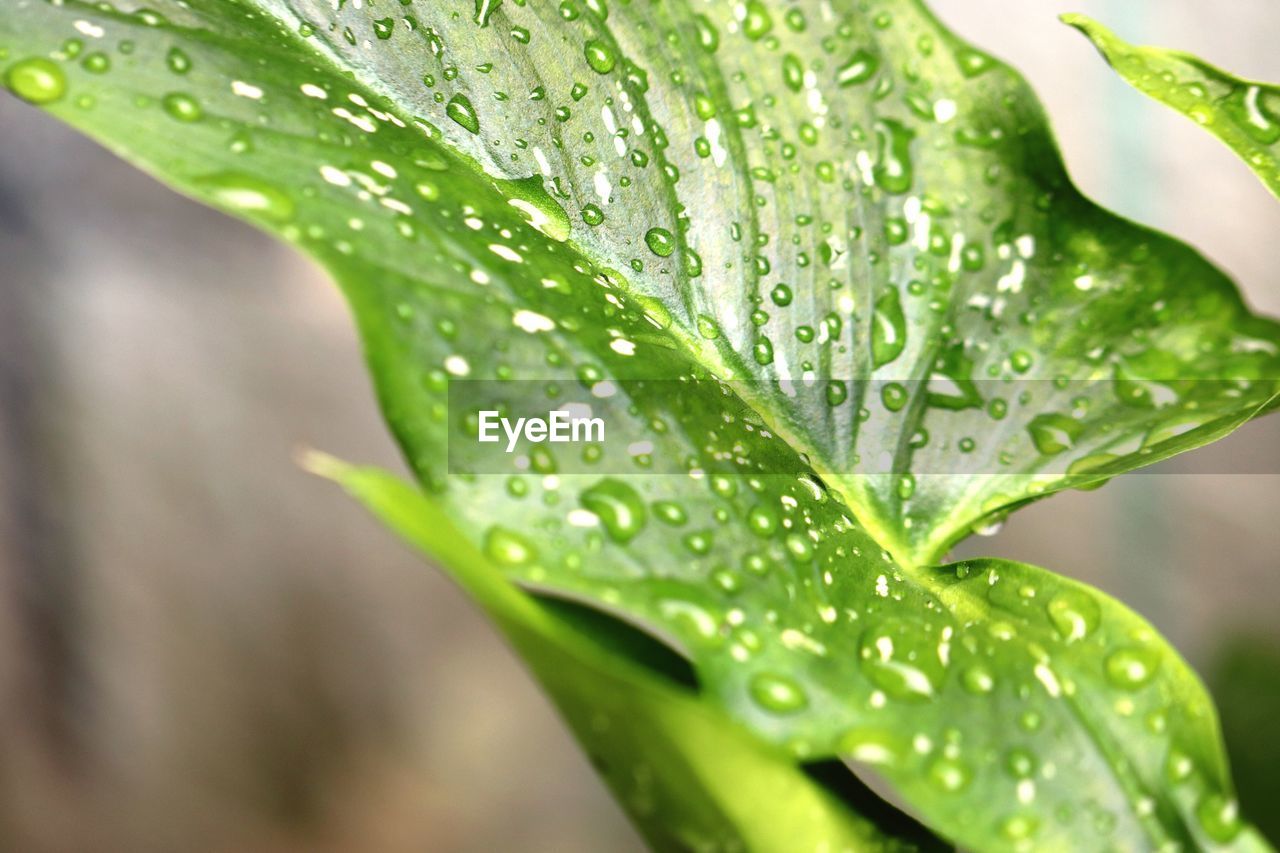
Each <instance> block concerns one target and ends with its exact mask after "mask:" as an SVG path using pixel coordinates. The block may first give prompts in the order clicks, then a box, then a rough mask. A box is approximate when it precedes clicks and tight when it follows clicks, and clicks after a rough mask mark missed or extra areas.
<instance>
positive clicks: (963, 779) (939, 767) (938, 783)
mask: <svg viewBox="0 0 1280 853" xmlns="http://www.w3.org/2000/svg"><path fill="white" fill-rule="evenodd" d="M927 773H928V776H929V782H930V783H931V784H932V785H933V786H934V787H935V788H937V789H938V790H940V791H945V792H946V793H948V794H952V793H955V792H956V791H960V790H963V789H964V788H965V786H967V785H968V784H969V780H970V779H971V778H972V777H973V772H972V771H971V770H970V769H969V767H968V766H967V765H966V764H965V763H964V762H962V761H960V760H959V759H954V758H947V757H946V756H941V757H939V758H937V759H935V760H934V761H932V762H931V763H930V764H929V769H928V771H927Z"/></svg>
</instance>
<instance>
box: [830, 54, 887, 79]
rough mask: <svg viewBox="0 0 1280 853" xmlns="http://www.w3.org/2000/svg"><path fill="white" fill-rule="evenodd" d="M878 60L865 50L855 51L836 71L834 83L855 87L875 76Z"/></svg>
mask: <svg viewBox="0 0 1280 853" xmlns="http://www.w3.org/2000/svg"><path fill="white" fill-rule="evenodd" d="M879 67H880V60H878V59H877V58H876V56H875V54H873V53H871V52H869V51H866V50H857V51H855V52H854V54H853V55H852V56H850V57H849V58H848V59H847V60H846V61H845V62H844V64H843V65H841V66H840V67H839V68H838V69H836V82H837V83H839V84H840V85H841V86H856V85H858V84H859V83H865V82H867V81H868V80H870V79H871V78H872V77H874V76H875V73H876V69H877V68H879Z"/></svg>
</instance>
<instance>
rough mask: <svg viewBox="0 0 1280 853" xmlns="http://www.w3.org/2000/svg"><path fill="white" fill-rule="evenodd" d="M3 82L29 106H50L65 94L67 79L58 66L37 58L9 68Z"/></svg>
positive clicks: (16, 63)
mask: <svg viewBox="0 0 1280 853" xmlns="http://www.w3.org/2000/svg"><path fill="white" fill-rule="evenodd" d="M4 81H5V85H6V86H8V87H9V90H10V91H12V92H13V94H15V95H17V96H18V97H19V98H22V100H24V101H26V102H27V103H29V104H51V103H53V102H54V101H56V100H58V99H59V98H61V97H62V96H63V95H65V94H66V93H67V78H66V75H64V74H63V73H62V69H61V68H59V67H58V64H57V63H55V62H53V61H51V60H48V59H40V58H38V57H37V58H32V59H24V60H22V61H21V62H15V63H14V64H13V65H11V66H9V70H8V71H7V72H6V73H5V75H4Z"/></svg>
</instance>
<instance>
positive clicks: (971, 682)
mask: <svg viewBox="0 0 1280 853" xmlns="http://www.w3.org/2000/svg"><path fill="white" fill-rule="evenodd" d="M960 683H961V684H962V685H963V686H964V689H965V690H967V691H968V692H970V693H972V694H974V695H975V696H980V695H982V694H984V693H990V692H991V691H992V689H994V688H995V686H996V680H995V676H993V675H992V674H991V670H989V669H987V668H986V667H985V666H983V665H982V664H974V665H972V666H970V667H968V668H966V669H965V671H964V672H963V673H962V674H961V676H960Z"/></svg>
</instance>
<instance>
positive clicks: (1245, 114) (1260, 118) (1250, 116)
mask: <svg viewBox="0 0 1280 853" xmlns="http://www.w3.org/2000/svg"><path fill="white" fill-rule="evenodd" d="M1062 20H1063V21H1065V22H1066V23H1068V24H1070V25H1071V26H1073V27H1075V28H1076V29H1078V30H1080V32H1082V33H1084V34H1085V36H1087V37H1088V39H1089V40H1090V41H1091V42H1093V45H1094V47H1096V48H1097V49H1098V52H1099V53H1101V54H1102V56H1103V58H1105V59H1106V60H1107V62H1108V63H1110V64H1111V67H1112V68H1114V69H1115V70H1116V71H1117V72H1118V73H1119V74H1120V76H1121V77H1123V78H1124V79H1125V80H1126V81H1128V82H1129V83H1130V84H1131V85H1132V86H1133V87H1134V88H1136V89H1137V90H1138V91H1139V92H1142V93H1143V94H1145V95H1149V96H1150V97H1152V98H1154V99H1156V100H1157V101H1160V102H1161V103H1163V104H1166V105H1167V106H1170V107H1173V108H1174V109H1175V110H1177V111H1178V112H1180V113H1182V114H1183V115H1185V116H1187V117H1189V118H1190V119H1192V120H1193V121H1194V122H1195V123H1196V124H1198V125H1200V126H1201V127H1203V128H1204V129H1205V130H1208V131H1209V132H1210V133H1212V134H1213V135H1214V136H1216V137H1218V138H1219V139H1221V140H1222V141H1223V142H1225V143H1226V144H1227V145H1228V146H1230V147H1231V150H1233V151H1235V152H1236V153H1237V154H1239V155H1240V157H1241V158H1242V159H1243V160H1244V161H1245V162H1246V163H1248V164H1249V168H1251V169H1253V171H1254V172H1255V173H1256V174H1257V176H1258V177H1259V178H1261V179H1262V182H1263V183H1264V184H1266V186H1267V189H1269V190H1271V192H1272V193H1274V194H1275V195H1277V196H1280V86H1276V85H1274V84H1271V83H1262V82H1258V81H1256V80H1245V79H1243V78H1240V77H1237V76H1235V75H1234V74H1231V73H1230V72H1228V71H1224V70H1222V69H1221V68H1218V67H1217V66H1215V65H1211V64H1209V63H1208V62H1205V61H1204V60H1203V59H1200V58H1199V57H1197V56H1193V55H1192V54H1189V53H1184V52H1182V51H1178V50H1166V49H1164V48H1159V47H1138V46H1136V45H1132V44H1129V43H1128V42H1126V41H1124V40H1123V39H1121V38H1119V37H1118V36H1116V34H1115V33H1113V32H1111V31H1110V30H1109V29H1107V28H1106V27H1104V26H1102V25H1101V24H1099V23H1098V22H1097V21H1094V20H1091V19H1089V18H1087V17H1085V16H1084V15H1064V16H1063V18H1062Z"/></svg>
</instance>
